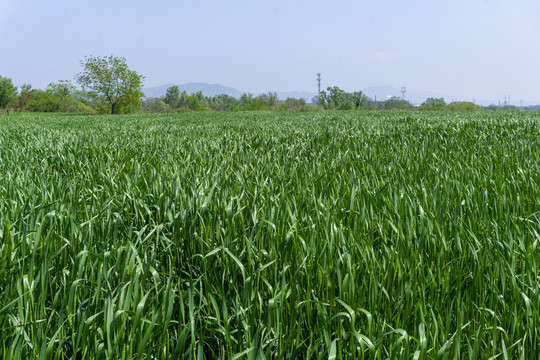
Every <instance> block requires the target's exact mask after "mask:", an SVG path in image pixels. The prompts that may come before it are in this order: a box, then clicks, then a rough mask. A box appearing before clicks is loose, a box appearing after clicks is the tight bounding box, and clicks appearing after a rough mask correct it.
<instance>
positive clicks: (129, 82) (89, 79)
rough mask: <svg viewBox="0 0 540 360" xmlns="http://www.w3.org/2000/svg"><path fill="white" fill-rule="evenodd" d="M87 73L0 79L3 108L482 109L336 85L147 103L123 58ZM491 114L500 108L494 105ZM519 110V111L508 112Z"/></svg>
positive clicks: (99, 62) (86, 63)
mask: <svg viewBox="0 0 540 360" xmlns="http://www.w3.org/2000/svg"><path fill="white" fill-rule="evenodd" d="M81 66H82V68H83V71H82V72H80V73H79V74H77V75H76V76H75V78H74V80H75V81H76V83H77V84H78V85H79V87H76V86H75V84H73V83H72V82H71V81H69V80H60V81H58V82H57V83H51V84H49V85H48V86H47V87H46V88H45V89H33V88H32V86H31V85H29V84H23V85H21V86H20V88H17V87H16V86H15V85H14V84H13V82H12V80H11V79H10V78H7V77H2V76H0V108H7V109H11V110H12V111H31V112H77V113H96V114H106V113H109V114H127V113H133V112H142V113H166V112H188V111H264V110H274V111H286V112H310V111H319V110H426V111H464V110H481V109H482V107H480V106H478V105H476V104H474V103H472V102H466V101H458V102H452V103H450V104H447V103H446V102H445V101H444V99H443V98H429V99H427V100H426V101H425V102H424V103H422V104H421V105H419V106H414V105H413V104H411V103H410V102H408V101H406V100H404V99H402V98H399V97H392V98H389V99H387V100H385V101H374V100H372V99H370V98H369V97H368V96H366V95H365V94H364V93H362V92H361V91H355V92H352V93H349V92H346V91H344V90H342V89H340V88H339V87H337V86H332V87H328V88H327V89H326V90H323V91H321V92H320V93H319V95H318V96H315V97H314V98H313V99H312V103H310V104H308V103H307V101H306V100H305V99H295V98H287V99H286V100H281V99H279V98H278V95H277V93H276V92H268V93H266V94H261V95H258V96H255V95H253V94H250V93H245V94H243V95H242V96H241V97H240V98H239V99H237V98H235V97H232V96H229V95H225V94H222V95H216V96H213V97H208V96H204V94H203V93H202V92H201V91H199V92H196V93H192V94H188V93H187V92H186V91H182V92H180V89H179V88H178V86H171V87H169V88H168V89H167V91H166V94H165V95H164V96H162V97H154V98H147V97H145V96H144V94H143V92H142V84H143V80H144V76H142V75H140V74H138V73H137V72H135V71H133V70H131V69H129V67H128V66H127V64H126V60H125V59H124V58H121V57H120V58H118V57H114V56H112V55H111V56H108V57H93V56H90V57H86V58H85V59H84V60H82V61H81ZM487 108H488V109H493V110H495V109H498V108H499V107H496V106H494V105H492V106H490V107H487ZM505 108H515V107H505Z"/></svg>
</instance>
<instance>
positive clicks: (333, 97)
mask: <svg viewBox="0 0 540 360" xmlns="http://www.w3.org/2000/svg"><path fill="white" fill-rule="evenodd" d="M315 100H317V103H318V104H319V105H321V106H322V107H323V108H324V109H328V110H360V109H364V108H366V106H367V104H368V101H369V99H368V98H367V96H366V95H365V94H363V93H362V92H361V91H355V92H353V93H347V92H345V91H344V90H342V89H340V88H339V87H337V86H333V87H328V88H327V89H326V91H324V90H323V91H321V93H320V95H319V96H318V97H317V98H316V99H315Z"/></svg>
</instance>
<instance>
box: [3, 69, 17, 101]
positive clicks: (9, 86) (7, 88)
mask: <svg viewBox="0 0 540 360" xmlns="http://www.w3.org/2000/svg"><path fill="white" fill-rule="evenodd" d="M16 94H17V87H15V86H14V85H13V82H12V81H11V79H10V78H7V77H2V76H0V108H3V107H5V106H6V105H7V104H8V103H9V101H10V100H11V97H12V96H13V95H16Z"/></svg>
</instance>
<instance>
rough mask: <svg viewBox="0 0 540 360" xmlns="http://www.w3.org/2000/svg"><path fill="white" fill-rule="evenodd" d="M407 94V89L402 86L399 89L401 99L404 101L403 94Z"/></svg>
mask: <svg viewBox="0 0 540 360" xmlns="http://www.w3.org/2000/svg"><path fill="white" fill-rule="evenodd" d="M406 92H407V87H405V86H402V87H401V99H402V100H405V93H406Z"/></svg>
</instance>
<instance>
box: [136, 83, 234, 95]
mask: <svg viewBox="0 0 540 360" xmlns="http://www.w3.org/2000/svg"><path fill="white" fill-rule="evenodd" d="M175 85H176V86H178V88H179V89H180V92H182V91H184V90H185V91H186V92H187V93H188V94H193V93H196V92H198V91H202V93H203V94H204V96H208V97H213V96H216V95H221V94H225V95H229V96H232V97H235V98H239V97H240V96H242V94H243V93H242V92H241V91H240V90H237V89H235V88H232V87H228V86H223V85H220V84H206V83H188V84H166V85H159V86H153V87H148V88H143V92H144V94H145V95H146V97H161V96H163V95H165V94H166V93H167V89H168V88H169V87H171V86H175Z"/></svg>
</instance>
